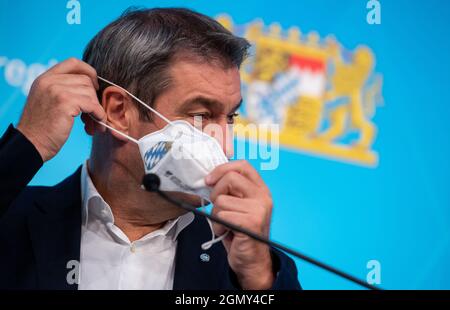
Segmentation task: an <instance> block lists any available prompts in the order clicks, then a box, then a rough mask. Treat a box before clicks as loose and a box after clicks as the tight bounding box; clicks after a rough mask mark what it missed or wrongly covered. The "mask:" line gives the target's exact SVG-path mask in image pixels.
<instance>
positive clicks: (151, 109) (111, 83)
mask: <svg viewBox="0 0 450 310" xmlns="http://www.w3.org/2000/svg"><path fill="white" fill-rule="evenodd" d="M97 78H98V79H99V80H101V81H103V82H105V83H107V84H110V85H112V86H115V87H117V88H119V89H121V90H123V91H124V92H126V93H127V94H128V95H129V96H131V97H132V98H133V99H135V100H136V101H138V102H139V103H140V104H142V105H143V106H144V107H146V108H147V109H149V110H150V111H152V112H153V113H155V114H156V115H158V116H159V117H160V118H161V119H163V120H164V121H165V122H167V123H168V124H170V125H172V122H171V121H170V120H169V119H168V118H167V117H165V116H164V115H162V114H161V113H159V112H158V111H156V110H155V109H153V108H152V107H151V106H149V105H148V104H146V103H145V102H143V101H142V100H141V99H139V98H138V97H136V96H135V95H133V94H132V93H130V92H129V91H128V90H126V89H125V88H123V87H121V86H119V85H117V84H115V83H113V82H111V81H108V80H107V79H105V78H102V77H101V76H98V75H97ZM89 116H90V117H91V118H92V120H94V121H95V122H97V123H99V124H101V125H103V126H105V127H106V128H108V129H110V130H112V131H114V132H116V133H118V134H119V135H121V136H122V137H125V138H127V139H128V140H130V141H132V142H134V143H136V144H139V141H138V140H136V139H134V138H132V137H130V136H129V135H127V134H124V133H123V132H121V131H120V130H117V129H116V128H114V127H112V126H110V125H108V124H106V123H105V122H102V121H99V120H97V119H96V118H95V117H93V116H92V115H91V114H89Z"/></svg>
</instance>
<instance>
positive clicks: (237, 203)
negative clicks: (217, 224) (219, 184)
mask: <svg viewBox="0 0 450 310" xmlns="http://www.w3.org/2000/svg"><path fill="white" fill-rule="evenodd" d="M213 205H214V207H213V209H216V211H235V212H239V213H249V210H250V209H251V207H252V206H251V205H250V204H249V203H248V200H246V199H241V198H237V197H233V196H230V195H219V196H218V197H217V198H216V199H215V201H214V202H213Z"/></svg>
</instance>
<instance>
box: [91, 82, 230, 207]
mask: <svg viewBox="0 0 450 310" xmlns="http://www.w3.org/2000/svg"><path fill="white" fill-rule="evenodd" d="M98 78H99V79H100V80H102V81H104V82H106V83H108V84H110V85H113V86H115V87H118V88H120V89H121V90H123V91H124V92H126V93H127V94H128V95H130V96H131V97H132V98H134V99H135V100H137V101H138V102H139V103H140V104H142V105H143V106H144V107H146V108H147V109H149V110H150V111H151V112H153V113H154V114H156V115H157V116H159V117H160V118H161V119H163V120H164V121H165V122H167V125H166V126H165V127H164V128H163V129H161V130H158V131H155V132H152V133H150V134H148V135H146V136H144V137H142V138H140V139H139V140H136V139H134V138H132V137H130V136H129V135H127V134H125V133H123V132H121V131H119V130H117V129H115V128H114V127H111V126H110V125H108V124H106V123H104V122H99V121H97V120H96V121H97V122H98V123H100V124H101V125H103V126H105V127H107V128H109V129H110V130H113V131H114V132H116V133H118V134H120V135H122V136H123V137H125V138H127V139H128V140H130V141H132V142H134V143H136V144H137V145H138V146H139V151H140V153H141V157H142V160H143V162H144V167H145V173H146V174H149V173H154V174H156V175H157V176H158V177H159V178H160V180H161V185H160V190H162V191H173V192H183V193H188V194H194V195H197V196H199V197H201V198H203V199H205V200H207V201H210V197H209V196H210V193H211V188H210V187H208V186H207V185H206V184H205V177H206V176H207V175H208V174H209V173H210V172H211V171H212V170H213V169H214V168H215V167H217V166H218V165H221V164H224V163H226V162H228V158H227V157H226V156H225V154H224V152H223V150H222V147H221V146H220V144H219V143H218V141H217V140H216V139H214V138H213V137H211V136H209V135H207V134H205V133H204V132H202V131H201V130H199V129H197V128H195V127H194V126H192V125H191V124H190V123H188V122H187V121H184V120H177V121H170V120H168V119H167V118H166V117H165V116H163V115H162V114H161V113H159V112H158V111H156V110H155V109H153V108H152V107H150V106H149V105H147V104H146V103H144V102H143V101H142V100H140V99H139V98H137V97H136V96H134V95H133V94H131V93H130V92H128V91H127V90H126V89H124V88H122V87H120V86H118V85H116V84H114V83H113V82H110V81H108V80H106V79H104V78H102V77H98Z"/></svg>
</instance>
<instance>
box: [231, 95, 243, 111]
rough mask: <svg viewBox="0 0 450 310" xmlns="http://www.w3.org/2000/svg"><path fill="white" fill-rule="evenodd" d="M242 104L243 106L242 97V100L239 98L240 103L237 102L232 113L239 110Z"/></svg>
mask: <svg viewBox="0 0 450 310" xmlns="http://www.w3.org/2000/svg"><path fill="white" fill-rule="evenodd" d="M241 106H242V98H241V100H239V102H238V104H236V105H235V106H234V108H233V109H231V112H230V114H233V113H236V111H238V110H239V109H240V108H241Z"/></svg>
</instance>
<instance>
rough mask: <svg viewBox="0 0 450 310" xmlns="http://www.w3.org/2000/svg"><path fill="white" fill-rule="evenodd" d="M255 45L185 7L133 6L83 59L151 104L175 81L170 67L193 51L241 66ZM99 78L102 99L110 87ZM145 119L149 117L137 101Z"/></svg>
mask: <svg viewBox="0 0 450 310" xmlns="http://www.w3.org/2000/svg"><path fill="white" fill-rule="evenodd" d="M249 46H250V44H249V43H248V41H247V40H245V39H244V38H240V37H237V36H235V35H233V34H232V33H231V32H230V31H228V30H227V29H225V28H224V27H223V26H222V25H220V24H219V23H218V22H217V21H215V20H214V19H212V18H210V17H208V16H205V15H203V14H200V13H197V12H194V11H191V10H189V9H184V8H155V9H128V10H127V11H125V12H124V13H123V14H122V15H121V16H120V17H119V18H118V19H117V20H115V21H113V22H112V23H111V24H109V25H107V26H106V27H105V28H103V29H102V30H101V31H100V32H99V33H98V34H97V35H96V36H95V37H94V38H93V39H92V40H91V41H90V42H89V43H88V45H87V46H86V49H85V51H84V54H83V60H84V61H85V62H87V63H88V64H90V65H91V66H92V67H94V68H95V69H96V70H97V74H98V75H99V76H101V77H104V78H106V79H108V80H110V81H112V82H114V83H116V84H118V85H120V86H122V87H124V88H126V89H127V90H128V91H130V92H132V93H134V94H135V95H136V96H137V97H138V98H140V99H142V100H144V101H145V102H147V103H148V104H150V105H151V104H153V103H154V101H155V100H156V98H157V97H158V96H159V95H160V94H161V93H162V92H163V91H164V90H166V89H167V88H168V87H169V86H170V84H171V83H170V82H171V80H170V76H169V74H168V69H169V67H170V65H171V64H172V63H173V60H174V59H175V57H176V56H177V55H180V54H181V53H183V54H188V55H192V56H194V57H197V58H199V59H201V60H206V61H209V62H211V61H218V62H219V63H220V64H222V65H223V66H224V67H231V66H237V67H240V65H241V64H242V62H243V61H244V59H245V58H246V57H247V55H248V54H247V53H248V48H249ZM99 82H100V89H99V91H98V95H99V98H100V99H101V95H102V93H103V90H104V89H105V88H106V87H107V85H106V84H105V83H101V81H99ZM137 107H138V109H139V111H140V117H141V119H146V120H149V119H150V115H149V113H148V111H147V110H146V109H144V108H143V107H142V106H141V105H140V104H137Z"/></svg>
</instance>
